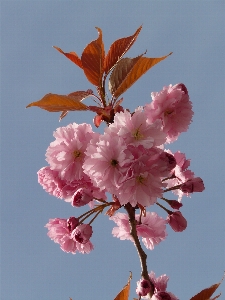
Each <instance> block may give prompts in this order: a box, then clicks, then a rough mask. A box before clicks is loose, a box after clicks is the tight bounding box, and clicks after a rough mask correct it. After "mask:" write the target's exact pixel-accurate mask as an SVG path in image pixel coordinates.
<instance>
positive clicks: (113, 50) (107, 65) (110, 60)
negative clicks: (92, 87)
mask: <svg viewBox="0 0 225 300" xmlns="http://www.w3.org/2000/svg"><path fill="white" fill-rule="evenodd" d="M141 29H142V26H140V27H139V28H138V29H137V30H136V32H135V33H134V34H133V35H131V36H128V37H125V38H121V39H119V40H116V41H115V42H114V43H112V45H111V46H110V48H109V51H108V53H107V55H106V57H105V62H104V71H105V73H106V75H107V74H108V73H109V72H110V70H111V69H112V68H113V66H114V65H115V64H116V63H117V62H118V61H119V60H120V59H121V57H123V55H124V54H125V53H126V52H127V51H128V50H129V49H130V47H131V46H132V45H133V44H134V42H135V41H136V39H137V37H138V34H139V33H140V31H141Z"/></svg>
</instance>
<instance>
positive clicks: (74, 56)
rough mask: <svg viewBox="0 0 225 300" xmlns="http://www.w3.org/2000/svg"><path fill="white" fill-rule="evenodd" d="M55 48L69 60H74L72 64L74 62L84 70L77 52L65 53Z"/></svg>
mask: <svg viewBox="0 0 225 300" xmlns="http://www.w3.org/2000/svg"><path fill="white" fill-rule="evenodd" d="M53 48H55V49H56V50H58V51H59V52H60V53H62V54H64V55H65V56H66V57H67V58H69V59H70V60H72V62H74V63H75V64H76V65H77V66H78V67H80V68H81V69H83V66H82V62H81V60H80V58H79V56H78V55H77V54H76V53H75V52H70V53H65V52H63V51H62V49H60V48H59V47H56V46H53Z"/></svg>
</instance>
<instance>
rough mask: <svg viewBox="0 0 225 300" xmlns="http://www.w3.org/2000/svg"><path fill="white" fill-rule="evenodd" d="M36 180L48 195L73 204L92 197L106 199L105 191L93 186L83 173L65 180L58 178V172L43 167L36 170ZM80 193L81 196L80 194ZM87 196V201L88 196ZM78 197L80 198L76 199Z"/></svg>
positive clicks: (78, 203) (83, 201) (86, 200)
mask: <svg viewBox="0 0 225 300" xmlns="http://www.w3.org/2000/svg"><path fill="white" fill-rule="evenodd" d="M37 174H38V182H39V183H40V184H41V185H42V187H43V188H44V189H45V190H46V192H48V193H49V194H50V195H53V196H55V197H57V198H60V199H64V200H65V201H66V202H71V204H72V205H73V206H77V207H78V206H82V205H85V204H87V203H89V204H90V201H92V200H93V198H94V199H103V200H106V195H105V191H104V190H103V191H101V190H100V189H99V188H97V187H95V186H93V183H92V182H91V180H90V178H89V177H88V176H87V175H86V174H84V177H83V178H82V179H80V180H74V181H72V182H67V181H65V180H62V179H60V178H59V172H57V171H54V170H51V169H50V167H49V166H48V167H43V168H42V169H40V170H39V171H38V172H37ZM81 194H82V196H81ZM88 196H89V201H88V198H87V197H88ZM78 199H80V200H79V201H78Z"/></svg>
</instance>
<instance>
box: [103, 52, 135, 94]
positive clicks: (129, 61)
mask: <svg viewBox="0 0 225 300" xmlns="http://www.w3.org/2000/svg"><path fill="white" fill-rule="evenodd" d="M138 59H139V57H136V58H128V57H126V58H122V59H121V60H120V61H119V63H118V64H117V65H116V67H115V69H114V70H113V72H112V73H111V75H110V78H109V90H110V93H111V94H112V95H114V93H115V92H116V90H117V89H118V88H119V87H120V85H121V83H123V81H124V80H125V79H126V77H127V74H129V72H130V71H131V70H132V68H133V67H134V65H135V64H136V62H137V61H138Z"/></svg>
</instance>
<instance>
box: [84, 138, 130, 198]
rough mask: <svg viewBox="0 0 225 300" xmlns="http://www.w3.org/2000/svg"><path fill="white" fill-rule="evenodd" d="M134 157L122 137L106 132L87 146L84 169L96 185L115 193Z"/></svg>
mask: <svg viewBox="0 0 225 300" xmlns="http://www.w3.org/2000/svg"><path fill="white" fill-rule="evenodd" d="M132 159H133V156H132V155H131V153H130V152H129V151H128V150H127V146H126V144H125V142H124V140H123V139H122V138H120V137H118V136H117V135H116V134H104V135H101V136H99V139H98V140H97V139H94V140H93V141H91V143H90V144H89V146H88V147H87V151H86V158H85V161H84V164H83V169H84V173H85V174H87V175H88V176H89V177H90V178H91V180H92V182H93V184H94V185H95V186H96V187H98V188H100V189H101V190H106V191H107V192H109V193H112V194H115V192H116V191H117V188H118V185H119V182H120V181H121V180H122V178H123V177H124V173H125V172H126V171H127V164H128V165H129V164H130V163H131V161H132Z"/></svg>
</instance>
